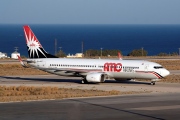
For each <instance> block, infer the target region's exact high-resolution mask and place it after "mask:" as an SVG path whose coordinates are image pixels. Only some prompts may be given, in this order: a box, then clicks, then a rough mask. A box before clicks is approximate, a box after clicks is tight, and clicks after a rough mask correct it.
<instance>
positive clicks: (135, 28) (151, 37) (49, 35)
mask: <svg viewBox="0 0 180 120" xmlns="http://www.w3.org/2000/svg"><path fill="white" fill-rule="evenodd" d="M29 26H30V27H31V29H32V30H33V32H34V34H35V35H36V37H37V38H38V40H39V41H40V43H41V45H42V46H43V48H44V49H45V50H46V51H47V52H48V53H50V54H55V52H56V51H59V50H60V49H61V50H62V51H63V52H65V53H66V54H75V53H81V52H82V48H83V51H86V50H89V49H96V50H101V49H102V51H103V50H107V49H108V50H110V49H118V50H120V51H121V52H122V54H123V55H124V56H126V55H128V54H129V53H130V52H131V51H132V50H134V49H144V50H146V51H147V52H148V56H155V55H158V54H159V53H161V52H163V53H168V54H171V53H173V52H176V53H178V52H179V48H180V25H66V24H65V25H62V24H59V25H55V24H53V25H50V24H30V25H29ZM55 41H56V43H55ZM82 43H83V47H82ZM55 44H56V45H55ZM15 48H18V52H19V53H20V54H21V56H22V55H23V56H26V57H27V56H28V54H27V46H26V42H25V36H24V32H23V25H21V24H17V25H15V24H0V52H3V53H7V55H8V56H10V55H11V53H12V52H14V51H15Z"/></svg>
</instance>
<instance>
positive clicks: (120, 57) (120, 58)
mask: <svg viewBox="0 0 180 120" xmlns="http://www.w3.org/2000/svg"><path fill="white" fill-rule="evenodd" d="M118 58H119V60H122V55H121V53H120V52H118Z"/></svg>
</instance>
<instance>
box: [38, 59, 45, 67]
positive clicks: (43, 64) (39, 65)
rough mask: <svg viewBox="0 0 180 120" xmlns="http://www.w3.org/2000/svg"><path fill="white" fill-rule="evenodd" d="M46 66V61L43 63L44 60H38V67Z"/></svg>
mask: <svg viewBox="0 0 180 120" xmlns="http://www.w3.org/2000/svg"><path fill="white" fill-rule="evenodd" d="M45 65H46V62H45V61H43V60H37V66H38V67H45Z"/></svg>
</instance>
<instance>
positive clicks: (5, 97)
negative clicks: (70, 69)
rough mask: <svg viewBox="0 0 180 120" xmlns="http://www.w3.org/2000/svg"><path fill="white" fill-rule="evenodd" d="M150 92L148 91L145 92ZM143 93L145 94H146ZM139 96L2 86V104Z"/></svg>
mask: <svg viewBox="0 0 180 120" xmlns="http://www.w3.org/2000/svg"><path fill="white" fill-rule="evenodd" d="M145 92H148V91H145ZM145 92H143V93H145ZM134 93H135V94H138V93H142V92H136V91H128V92H120V91H116V90H111V91H103V90H93V89H92V90H82V89H68V88H58V87H33V86H10V87H7V86H0V102H10V101H27V100H46V99H48V100H49V99H64V98H74V97H92V96H109V95H120V94H134Z"/></svg>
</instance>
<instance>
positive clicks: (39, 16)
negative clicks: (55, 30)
mask: <svg viewBox="0 0 180 120" xmlns="http://www.w3.org/2000/svg"><path fill="white" fill-rule="evenodd" d="M179 12H180V0H0V24H180V13H179Z"/></svg>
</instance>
